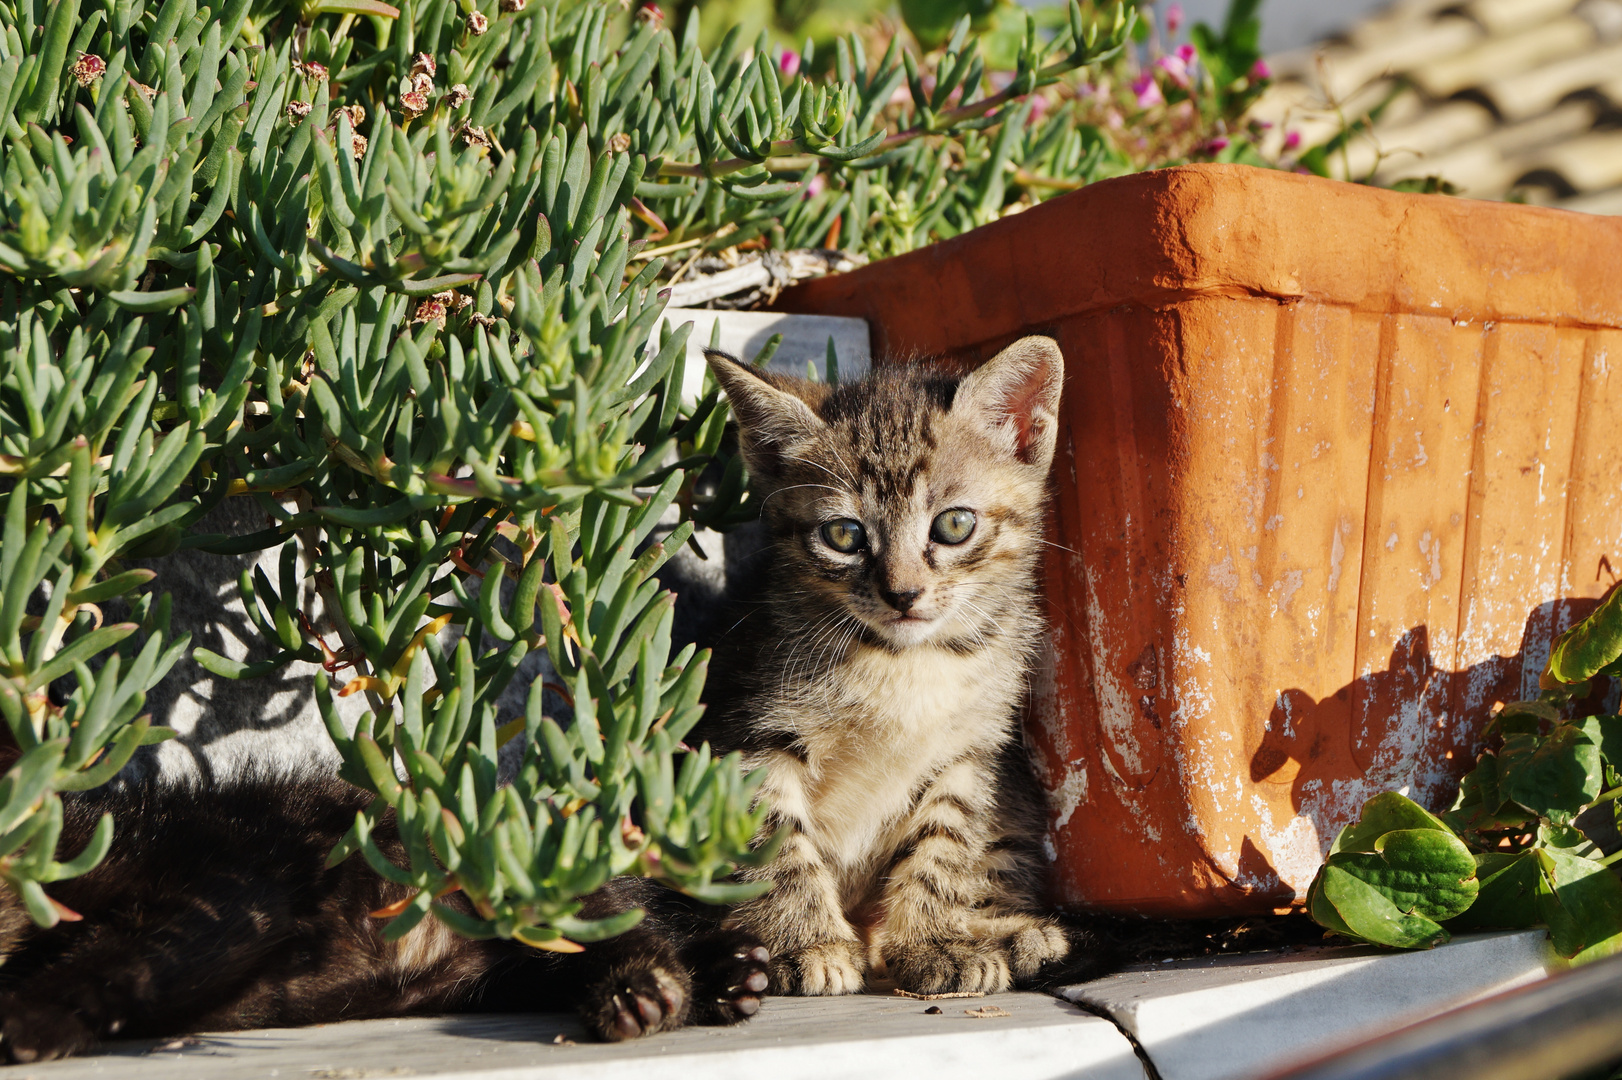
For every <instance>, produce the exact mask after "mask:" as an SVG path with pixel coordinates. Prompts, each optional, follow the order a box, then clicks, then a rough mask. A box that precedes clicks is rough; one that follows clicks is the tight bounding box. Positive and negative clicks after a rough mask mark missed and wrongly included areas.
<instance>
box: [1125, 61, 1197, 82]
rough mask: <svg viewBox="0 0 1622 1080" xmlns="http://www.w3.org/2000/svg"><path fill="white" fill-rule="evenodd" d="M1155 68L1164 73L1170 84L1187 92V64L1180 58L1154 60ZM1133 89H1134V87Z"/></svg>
mask: <svg viewBox="0 0 1622 1080" xmlns="http://www.w3.org/2000/svg"><path fill="white" fill-rule="evenodd" d="M1155 67H1157V68H1159V69H1160V70H1161V71H1164V72H1165V73H1166V77H1167V78H1169V79H1170V80H1171V81H1172V82H1174V83H1176V84H1177V85H1178V86H1181V87H1182V88H1183V89H1184V90H1187V89H1188V87H1189V85H1190V83H1189V78H1188V63H1187V62H1186V61H1184V60H1183V58H1182V57H1180V56H1175V55H1174V56H1162V57H1159V58H1158V59H1156V60H1155ZM1134 88H1135V87H1134Z"/></svg>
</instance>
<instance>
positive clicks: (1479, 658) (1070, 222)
mask: <svg viewBox="0 0 1622 1080" xmlns="http://www.w3.org/2000/svg"><path fill="white" fill-rule="evenodd" d="M1618 250H1622V220H1618V219H1608V218H1595V217H1588V216H1584V215H1579V214H1571V213H1565V212H1561V211H1551V210H1545V209H1539V208H1533V207H1517V206H1508V205H1504V204H1495V203H1484V202H1471V201H1468V200H1463V199H1451V198H1446V197H1442V196H1420V195H1407V194H1399V193H1394V192H1386V191H1379V190H1374V189H1369V188H1364V187H1359V186H1356V185H1350V184H1339V183H1335V182H1331V181H1324V180H1318V179H1316V178H1310V177H1301V176H1295V175H1289V174H1283V173H1277V172H1267V171H1262V170H1254V169H1247V168H1244V167H1242V166H1190V167H1186V168H1178V169H1167V170H1161V171H1158V172H1154V173H1147V174H1142V175H1138V176H1132V177H1123V178H1121V179H1118V180H1112V181H1107V182H1104V183H1100V184H1095V185H1092V186H1090V187H1088V188H1085V189H1083V190H1081V191H1079V192H1075V193H1073V194H1071V195H1067V196H1064V197H1062V198H1058V199H1054V200H1052V201H1050V202H1048V203H1045V204H1043V205H1041V206H1039V207H1036V208H1035V209H1032V210H1030V211H1027V212H1026V213H1023V214H1019V215H1017V216H1014V217H1010V218H1007V219H1004V220H1003V221H1000V222H997V223H995V224H993V225H990V226H988V227H986V228H983V229H978V230H975V231H974V232H972V233H968V234H965V235H964V236H962V237H959V238H957V239H956V240H953V241H949V242H947V243H943V244H939V245H936V246H934V247H931V248H926V249H923V250H920V251H917V252H913V253H911V254H908V255H904V256H901V257H899V258H895V259H890V260H886V261H884V262H881V263H876V264H874V265H872V266H869V267H867V268H865V269H863V270H860V271H857V272H855V273H851V274H846V275H841V276H838V277H831V278H824V279H821V280H819V281H816V282H812V283H809V284H807V285H802V286H800V287H797V288H796V289H793V290H790V291H789V292H787V293H785V294H784V296H783V298H782V300H781V301H780V304H779V306H781V307H783V308H784V309H786V310H794V311H806V312H819V313H827V314H841V315H855V316H860V317H863V318H866V319H868V320H869V321H870V322H871V324H872V326H873V333H874V345H875V355H877V356H883V355H885V354H889V355H909V354H911V355H917V354H924V355H940V356H944V357H947V358H949V359H956V360H960V361H966V362H975V361H978V360H981V359H984V358H985V357H988V356H990V355H991V354H992V353H993V352H994V351H995V350H996V349H997V348H999V347H1001V346H1002V345H1003V344H1005V343H1006V342H1008V341H1009V340H1011V339H1013V338H1015V337H1017V336H1019V335H1022V334H1026V333H1033V332H1036V333H1049V334H1052V335H1054V336H1055V337H1056V338H1057V339H1058V341H1059V343H1060V346H1061V347H1062V349H1063V350H1064V354H1065V358H1066V375H1067V382H1066V391H1065V399H1064V405H1063V412H1064V416H1063V418H1062V422H1063V425H1064V426H1063V429H1062V431H1061V437H1060V446H1059V453H1058V459H1057V461H1056V463H1055V469H1054V477H1055V487H1056V494H1057V498H1056V500H1055V513H1054V522H1053V537H1052V539H1053V543H1054V545H1055V546H1053V547H1052V548H1050V549H1049V551H1048V556H1047V580H1046V593H1047V598H1048V600H1049V601H1050V611H1049V614H1050V621H1051V623H1052V634H1051V643H1052V657H1051V663H1050V664H1049V665H1047V666H1045V667H1044V670H1043V671H1042V672H1040V673H1039V677H1038V678H1037V679H1036V680H1035V692H1034V693H1033V697H1032V707H1031V710H1030V724H1029V734H1030V739H1029V742H1030V743H1031V745H1032V750H1033V756H1034V758H1035V760H1036V762H1037V767H1038V773H1039V775H1040V776H1041V778H1042V781H1043V783H1044V784H1045V786H1046V787H1047V789H1048V791H1049V793H1050V796H1051V809H1052V819H1051V820H1052V829H1051V832H1050V835H1049V837H1048V842H1049V843H1048V846H1049V847H1050V849H1051V850H1052V851H1053V852H1054V854H1055V855H1056V857H1057V861H1056V865H1055V885H1056V888H1057V890H1058V894H1059V897H1060V899H1061V900H1062V901H1064V902H1066V903H1068V904H1071V905H1074V906H1078V907H1101V908H1110V909H1117V910H1131V911H1139V912H1146V913H1156V914H1165V915H1215V914H1221V913H1224V912H1247V911H1259V910H1268V909H1271V908H1273V907H1275V906H1278V905H1282V904H1289V903H1294V902H1299V900H1300V899H1301V897H1302V895H1303V892H1304V890H1305V889H1306V886H1307V885H1308V883H1309V882H1310V881H1311V878H1312V876H1313V874H1314V872H1315V871H1316V869H1317V867H1318V865H1319V862H1320V860H1321V858H1322V855H1323V853H1324V851H1325V850H1326V849H1327V847H1328V845H1329V843H1330V842H1331V841H1332V840H1333V838H1334V836H1335V834H1336V833H1337V832H1338V831H1339V829H1340V828H1341V827H1342V826H1343V825H1344V824H1345V823H1346V822H1348V821H1349V820H1352V819H1354V818H1355V817H1356V815H1357V812H1358V810H1359V809H1360V808H1361V806H1362V803H1363V801H1364V800H1365V799H1367V798H1368V797H1369V796H1371V795H1374V794H1376V793H1378V792H1380V791H1384V790H1392V789H1394V790H1399V791H1402V792H1404V793H1406V794H1408V795H1410V796H1412V797H1413V798H1415V799H1417V800H1419V801H1420V802H1422V803H1425V804H1426V805H1429V806H1431V807H1433V808H1435V807H1439V806H1441V804H1443V803H1444V802H1445V801H1446V800H1447V799H1448V798H1449V797H1450V795H1451V792H1452V790H1453V789H1454V786H1455V784H1456V782H1457V779H1458V777H1459V776H1460V775H1461V774H1462V773H1463V772H1464V771H1466V770H1467V769H1468V768H1469V766H1470V764H1471V763H1472V761H1473V759H1474V756H1475V754H1476V752H1477V751H1478V749H1479V742H1480V738H1479V732H1480V730H1481V726H1482V724H1483V723H1484V721H1485V719H1486V718H1487V716H1488V714H1489V711H1490V709H1491V708H1492V706H1493V705H1494V704H1495V703H1496V702H1500V701H1507V700H1514V699H1517V698H1520V697H1523V696H1527V695H1530V694H1531V693H1533V692H1535V688H1536V679H1537V672H1538V670H1539V669H1540V668H1541V666H1542V663H1543V661H1544V659H1545V657H1546V655H1547V649H1548V642H1549V639H1550V637H1551V636H1552V634H1553V633H1554V632H1556V631H1557V630H1558V629H1560V628H1562V627H1564V626H1566V625H1569V624H1570V623H1571V622H1572V621H1573V620H1574V619H1575V618H1577V617H1579V616H1580V615H1581V614H1582V613H1584V612H1585V611H1587V610H1589V609H1591V607H1592V605H1593V604H1594V602H1595V601H1596V600H1597V599H1598V598H1599V597H1600V596H1602V595H1603V594H1604V593H1605V591H1606V590H1607V589H1608V588H1609V586H1610V585H1611V584H1612V583H1614V581H1615V580H1616V578H1617V574H1618V573H1622V453H1618V452H1617V451H1618V449H1622V447H1619V443H1622V380H1612V378H1611V370H1612V367H1613V361H1612V359H1611V358H1612V357H1614V356H1615V355H1618V353H1619V349H1622V329H1619V328H1622V260H1618V259H1617V258H1616V257H1615V252H1616V251H1618ZM1613 567H1614V568H1616V569H1615V570H1614V571H1613V570H1612V568H1613Z"/></svg>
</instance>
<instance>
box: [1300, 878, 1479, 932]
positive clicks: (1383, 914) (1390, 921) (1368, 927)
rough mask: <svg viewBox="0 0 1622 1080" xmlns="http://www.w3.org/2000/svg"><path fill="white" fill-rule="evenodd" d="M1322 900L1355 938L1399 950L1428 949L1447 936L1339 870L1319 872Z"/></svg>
mask: <svg viewBox="0 0 1622 1080" xmlns="http://www.w3.org/2000/svg"><path fill="white" fill-rule="evenodd" d="M1320 874H1321V880H1322V882H1323V886H1322V889H1323V898H1324V900H1325V901H1326V902H1328V903H1329V904H1331V905H1333V906H1334V909H1335V913H1336V914H1337V915H1338V916H1340V921H1341V922H1342V923H1343V924H1344V925H1345V926H1346V927H1347V929H1349V930H1350V931H1351V932H1352V934H1353V935H1354V936H1356V937H1360V938H1362V939H1363V940H1365V941H1372V942H1374V943H1375V944H1376V945H1391V946H1394V947H1396V948H1399V949H1428V948H1430V947H1431V946H1433V945H1440V944H1441V943H1442V942H1444V941H1446V940H1447V939H1448V933H1447V931H1446V930H1444V929H1442V928H1441V927H1440V926H1438V925H1437V924H1436V923H1434V922H1432V921H1431V920H1430V919H1427V918H1425V916H1423V915H1413V914H1409V913H1408V912H1405V911H1402V910H1401V909H1399V908H1398V907H1397V906H1396V905H1395V904H1393V903H1392V902H1391V901H1390V899H1388V898H1387V897H1386V895H1385V894H1384V893H1382V892H1381V891H1380V890H1378V889H1376V888H1375V887H1374V886H1372V885H1370V884H1369V883H1368V882H1366V881H1363V880H1361V879H1360V878H1358V877H1357V876H1355V875H1354V874H1352V873H1350V872H1348V871H1347V870H1345V869H1343V868H1341V867H1339V866H1329V865H1326V866H1325V867H1324V868H1323V870H1322V871H1321V872H1320Z"/></svg>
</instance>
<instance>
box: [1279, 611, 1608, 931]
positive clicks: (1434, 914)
mask: <svg viewBox="0 0 1622 1080" xmlns="http://www.w3.org/2000/svg"><path fill="white" fill-rule="evenodd" d="M1566 604H1569V605H1570V607H1571V608H1572V609H1573V613H1575V610H1579V609H1581V608H1583V607H1587V608H1589V609H1590V610H1589V611H1588V613H1587V614H1586V615H1585V616H1584V617H1583V618H1581V619H1580V620H1579V621H1578V622H1577V623H1576V625H1574V626H1572V627H1571V628H1570V629H1569V630H1567V631H1566V632H1564V633H1563V634H1561V635H1560V636H1559V637H1557V638H1556V639H1555V640H1554V642H1553V645H1552V646H1551V648H1550V649H1549V651H1548V656H1547V663H1546V664H1545V665H1544V666H1543V669H1542V672H1541V675H1540V677H1539V681H1538V685H1539V687H1540V688H1541V689H1540V692H1539V693H1538V694H1537V696H1536V698H1535V699H1533V700H1526V701H1513V702H1510V703H1508V704H1506V705H1505V706H1504V707H1503V708H1502V709H1501V710H1500V711H1498V712H1497V713H1496V714H1495V715H1494V716H1493V717H1492V718H1491V720H1490V721H1489V722H1488V724H1487V726H1486V728H1485V730H1484V731H1483V733H1482V734H1483V736H1484V738H1486V739H1488V740H1490V741H1491V749H1488V750H1486V751H1485V752H1483V753H1482V754H1481V755H1480V756H1479V757H1478V758H1477V759H1476V764H1475V768H1474V769H1473V770H1471V771H1470V772H1469V773H1468V774H1466V775H1465V776H1464V777H1463V778H1462V780H1461V781H1460V784H1459V789H1458V794H1457V797H1456V798H1455V799H1454V800H1453V802H1452V805H1451V807H1450V809H1449V810H1448V811H1447V812H1445V813H1443V814H1441V815H1440V816H1436V815H1432V814H1430V813H1429V812H1427V811H1425V810H1424V809H1423V808H1421V807H1420V806H1418V805H1417V804H1416V803H1414V802H1412V801H1411V800H1409V799H1407V798H1406V797H1405V796H1404V795H1402V794H1399V793H1397V792H1386V793H1384V794H1381V795H1376V796H1375V797H1374V798H1372V799H1370V800H1368V802H1367V803H1366V804H1365V805H1364V807H1363V812H1362V814H1361V816H1360V818H1359V820H1358V821H1357V822H1355V823H1353V824H1351V825H1348V826H1347V827H1346V828H1345V829H1343V830H1342V831H1341V833H1340V835H1339V836H1338V837H1337V838H1336V840H1335V843H1334V845H1333V846H1332V847H1331V848H1330V852H1329V856H1328V858H1327V859H1326V860H1325V863H1324V866H1323V867H1322V868H1321V869H1320V870H1319V872H1318V875H1317V876H1316V877H1315V878H1314V880H1313V883H1312V887H1311V889H1310V890H1309V892H1308V898H1307V907H1308V911H1309V912H1310V914H1311V915H1312V917H1313V918H1314V919H1315V920H1316V921H1317V922H1318V923H1320V924H1321V925H1323V926H1325V927H1326V928H1328V929H1329V930H1331V931H1333V932H1335V933H1339V934H1342V935H1344V936H1348V937H1353V938H1358V939H1361V940H1365V941H1371V942H1374V943H1376V944H1382V945H1390V946H1396V947H1401V948H1429V947H1431V946H1433V945H1436V944H1440V943H1441V942H1444V941H1446V940H1447V939H1448V936H1449V931H1451V930H1477V929H1493V928H1509V929H1515V928H1524V927H1530V926H1538V925H1542V926H1546V927H1547V928H1548V930H1549V935H1550V938H1551V940H1552V942H1553V945H1554V949H1555V951H1556V952H1557V953H1559V954H1560V955H1561V956H1562V957H1565V958H1566V959H1568V960H1571V961H1573V962H1576V963H1582V962H1585V961H1588V960H1593V959H1598V958H1599V957H1602V956H1609V955H1611V954H1613V953H1617V952H1622V878H1619V876H1618V874H1617V872H1616V871H1614V870H1613V869H1612V864H1614V863H1616V862H1618V861H1619V860H1622V834H1619V832H1618V829H1617V819H1616V807H1617V805H1618V800H1619V798H1622V771H1619V768H1618V767H1619V765H1622V715H1616V714H1615V712H1614V708H1615V702H1614V701H1612V702H1611V708H1612V710H1613V711H1611V712H1605V711H1603V705H1604V703H1605V702H1606V701H1608V700H1610V694H1609V692H1608V690H1609V683H1610V681H1611V679H1612V678H1614V677H1615V676H1617V675H1622V590H1614V589H1613V590H1612V592H1611V594H1610V595H1609V596H1608V597H1607V598H1606V599H1605V600H1603V601H1601V602H1599V603H1598V604H1597V605H1596V604H1594V603H1593V602H1587V603H1584V602H1581V601H1577V602H1571V601H1562V602H1557V603H1556V604H1552V605H1542V607H1541V608H1540V609H1539V610H1536V611H1534V612H1533V615H1532V617H1531V618H1530V619H1529V620H1528V640H1529V641H1530V640H1535V639H1534V638H1533V636H1532V633H1533V627H1541V626H1542V625H1544V621H1543V620H1544V619H1545V618H1547V616H1548V612H1547V611H1545V610H1543V609H1546V608H1555V607H1560V606H1563V605H1566ZM1524 652H1525V650H1523V653H1524ZM1457 681H1458V680H1457V677H1455V683H1457ZM1596 710H1599V711H1596Z"/></svg>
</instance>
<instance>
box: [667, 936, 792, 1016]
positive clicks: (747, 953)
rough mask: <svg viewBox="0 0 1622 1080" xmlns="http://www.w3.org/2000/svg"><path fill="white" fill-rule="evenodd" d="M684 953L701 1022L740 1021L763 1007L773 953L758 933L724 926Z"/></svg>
mask: <svg viewBox="0 0 1622 1080" xmlns="http://www.w3.org/2000/svg"><path fill="white" fill-rule="evenodd" d="M682 956H683V959H685V960H686V961H687V966H688V967H689V968H690V969H691V970H692V972H693V983H694V987H693V998H694V1001H693V1006H694V1009H695V1011H696V1013H697V1016H696V1017H695V1019H696V1020H697V1021H698V1022H699V1023H701V1024H737V1023H741V1022H743V1021H744V1020H747V1019H749V1018H750V1017H751V1016H753V1015H755V1013H757V1012H759V1011H760V999H761V996H762V995H764V994H765V992H766V986H767V982H768V977H767V972H768V970H769V967H768V965H769V964H770V962H771V954H770V953H768V952H767V951H766V946H764V945H762V944H761V943H760V939H759V938H757V937H755V935H753V934H750V933H746V932H744V931H742V930H723V931H721V932H719V933H715V934H710V935H707V936H705V937H702V938H699V939H698V940H697V941H695V942H693V943H692V944H691V945H689V946H687V948H686V949H685V950H684V951H683V953H682Z"/></svg>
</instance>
